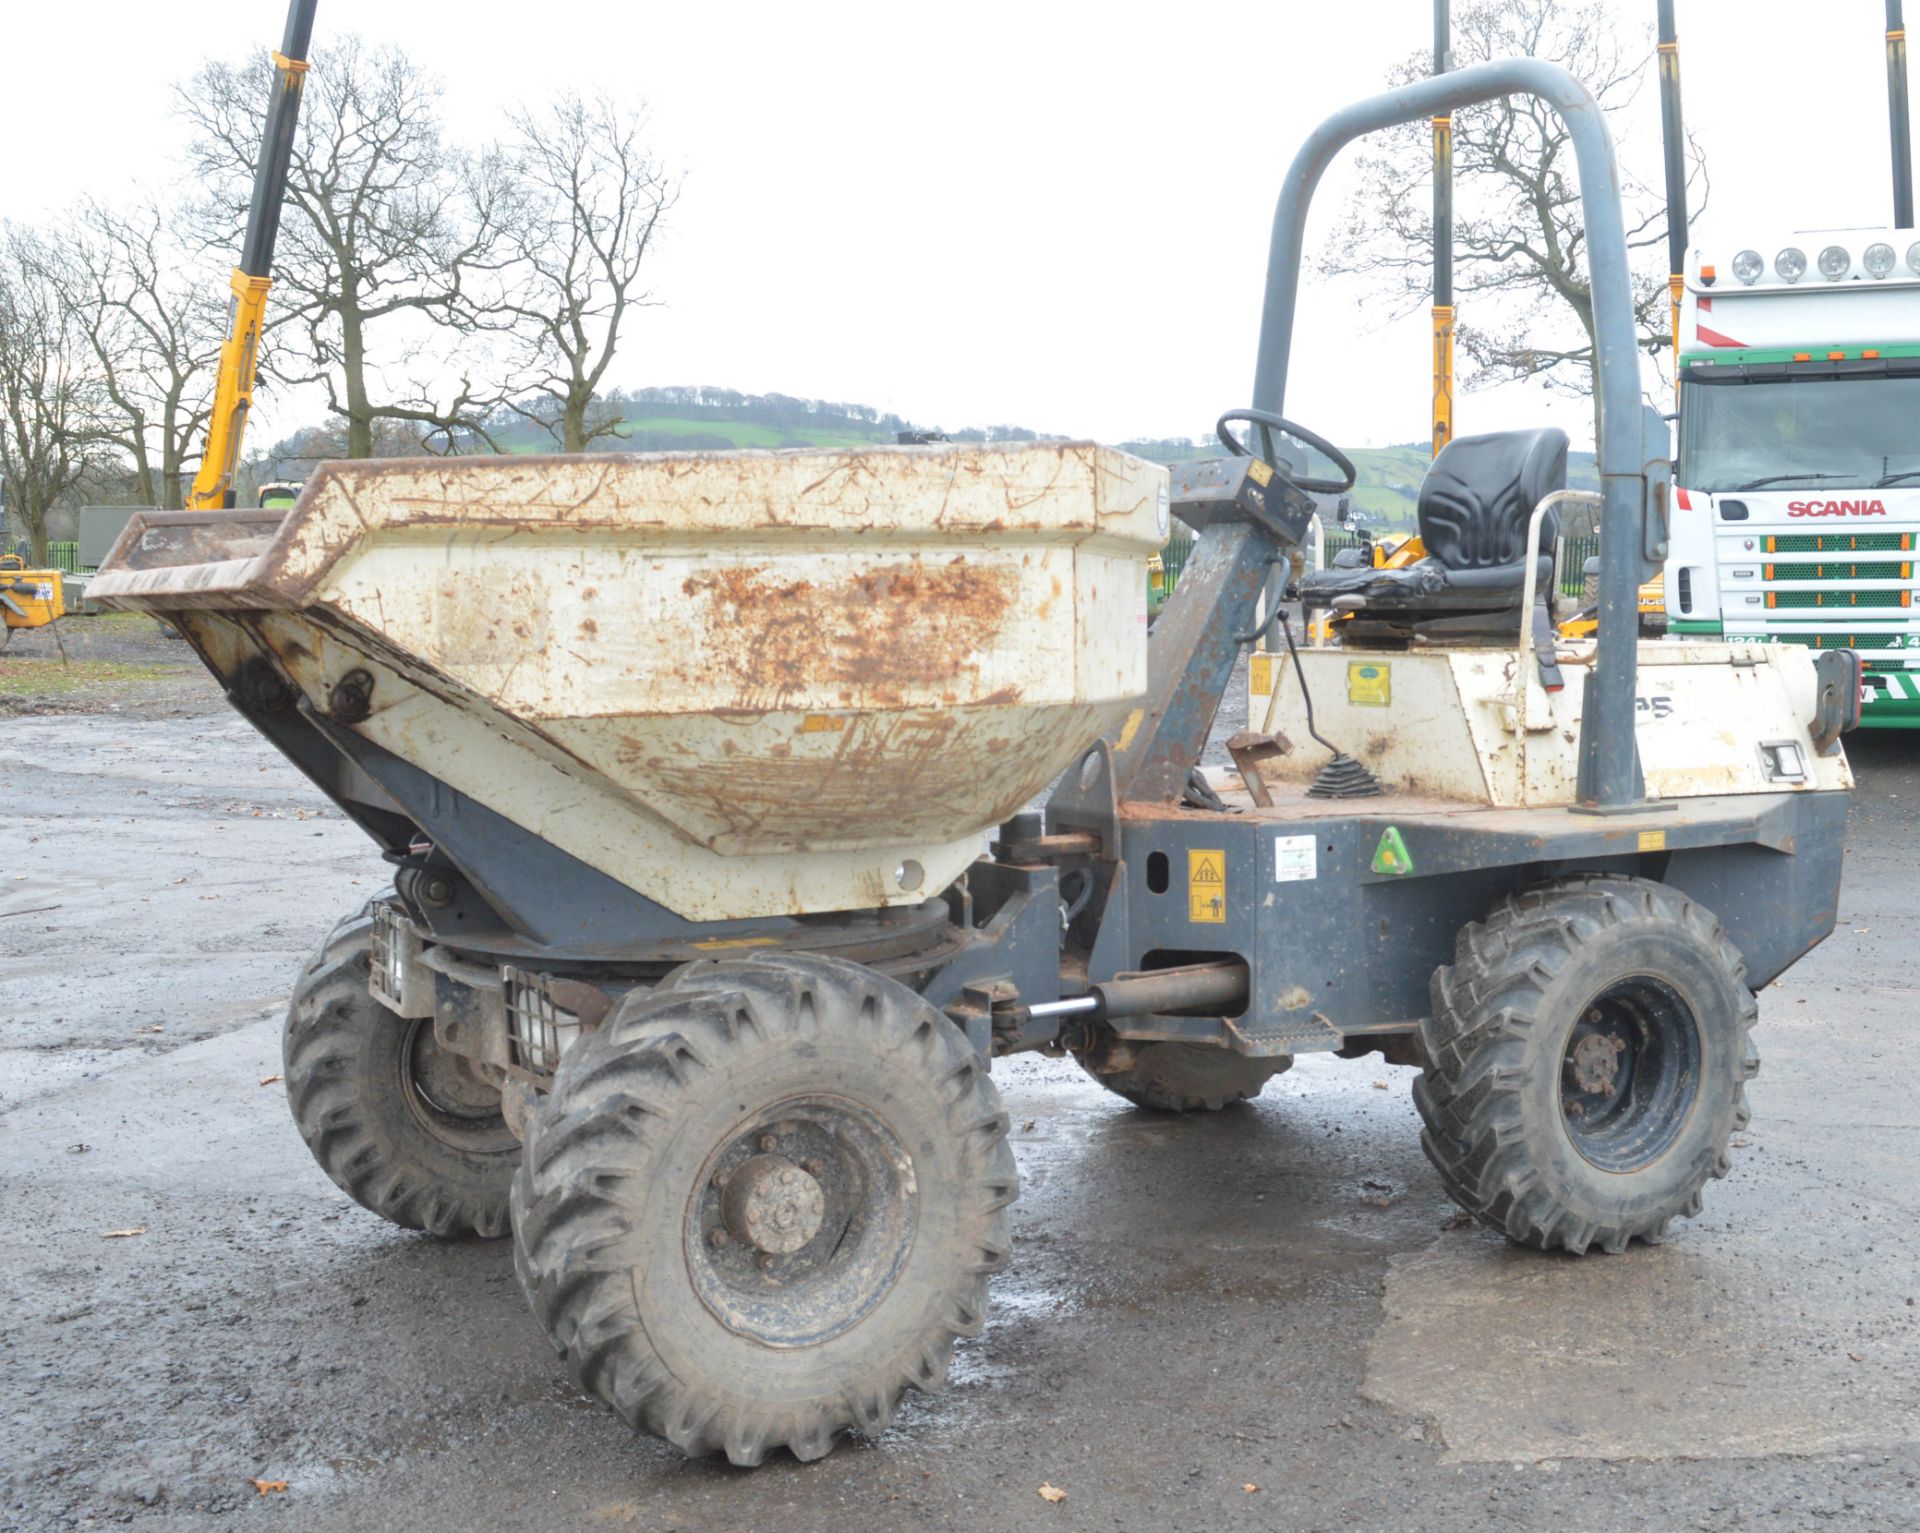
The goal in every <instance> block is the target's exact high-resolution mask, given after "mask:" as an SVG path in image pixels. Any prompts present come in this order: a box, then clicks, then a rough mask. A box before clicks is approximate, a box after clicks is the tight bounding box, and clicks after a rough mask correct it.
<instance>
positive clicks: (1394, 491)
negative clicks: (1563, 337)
mask: <svg viewBox="0 0 1920 1533" xmlns="http://www.w3.org/2000/svg"><path fill="white" fill-rule="evenodd" d="M608 404H609V407H610V408H611V410H613V411H615V412H617V423H616V424H615V427H614V431H613V434H612V436H611V438H608V437H602V438H600V439H599V440H598V441H596V443H595V444H594V445H595V447H596V448H598V449H599V450H601V451H606V450H607V449H609V448H622V447H624V448H627V449H629V450H631V451H635V452H717V451H725V450H727V449H730V448H795V447H824V448H838V447H867V446H872V445H875V444H878V443H890V442H894V441H896V440H898V438H899V434H900V433H901V432H903V431H909V430H932V429H936V428H930V427H927V426H924V425H922V424H920V423H916V422H910V421H908V420H905V419H904V418H902V417H900V416H897V415H893V414H890V413H884V412H881V411H879V410H876V409H874V408H873V407H872V406H870V405H856V404H839V403H832V402H828V401H825V400H816V399H798V398H793V397H790V396H787V395H783V394H743V393H740V392H738V391H737V390H733V389H721V388H712V387H695V386H683V387H674V388H649V389H636V390H632V391H619V392H616V393H615V394H614V395H613V396H612V398H611V399H610V400H609V401H608ZM490 429H491V430H492V433H493V436H494V439H495V440H496V441H497V442H498V443H499V444H500V446H501V447H503V448H504V449H505V450H506V451H508V452H551V451H553V449H554V442H553V438H552V437H551V436H550V435H549V434H548V433H546V432H544V431H543V430H541V429H540V427H539V426H537V425H536V424H534V423H533V422H532V421H530V420H527V419H525V418H523V417H516V416H507V417H504V418H502V419H500V420H498V421H496V422H494V423H492V424H491V427H490ZM948 434H949V435H950V436H951V438H952V439H953V440H955V441H975V442H1017V441H1035V440H1042V439H1045V438H1047V437H1048V436H1050V435H1053V434H1052V433H1046V432H1039V431H1034V430H1031V429H1029V428H1026V427H1022V426H987V427H969V428H966V429H963V430H953V431H950V432H949V433H948ZM1114 445H1115V446H1117V447H1119V448H1122V449H1123V450H1125V451H1127V452H1131V453H1134V454H1136V455H1137V456H1139V457H1143V458H1149V459H1151V460H1153V461H1154V462H1157V463H1171V462H1176V461H1178V460H1180V459H1182V458H1193V457H1201V456H1213V455H1214V454H1217V453H1220V452H1222V451H1224V449H1223V448H1221V447H1220V445H1219V444H1218V443H1216V442H1214V441H1213V440H1212V439H1211V438H1205V437H1200V438H1195V437H1163V438H1157V439H1141V440H1134V441H1127V442H1116V443H1115V444H1114ZM1348 456H1350V457H1351V458H1352V459H1353V463H1354V467H1355V469H1356V470H1357V471H1358V475H1357V479H1356V481H1355V484H1354V488H1353V491H1352V493H1351V495H1350V496H1349V503H1350V504H1351V506H1352V507H1353V509H1354V510H1356V511H1359V512H1363V513H1365V515H1366V517H1367V518H1368V520H1369V521H1370V522H1371V524H1372V525H1374V526H1375V527H1376V528H1379V529H1381V530H1387V529H1410V528H1412V526H1413V525H1414V509H1415V501H1416V497H1417V495H1418V493H1419V487H1420V479H1421V476H1422V475H1423V474H1425V472H1426V469H1427V463H1428V460H1429V457H1430V453H1429V450H1428V448H1427V445H1426V444H1425V443H1424V442H1406V443H1401V444H1399V445H1396V446H1392V447H1356V448H1353V449H1351V450H1350V451H1349V453H1348ZM1569 477H1570V479H1571V481H1572V483H1573V485H1574V486H1575V487H1576V488H1585V489H1592V488H1597V481H1596V480H1595V478H1594V474H1593V455H1592V454H1591V453H1575V454H1573V455H1572V464H1571V473H1570V475H1569Z"/></svg>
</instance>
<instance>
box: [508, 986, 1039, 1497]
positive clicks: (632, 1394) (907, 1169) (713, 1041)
mask: <svg viewBox="0 0 1920 1533" xmlns="http://www.w3.org/2000/svg"><path fill="white" fill-rule="evenodd" d="M1007 1128H1008V1124H1007V1117H1006V1114H1005V1112H1004V1111H1003V1110H1002V1108H1001V1105H1000V1096H999V1093H998V1092H997V1091H996V1090H995V1089H994V1087H993V1084H992V1082H991V1081H990V1080H989V1079H988V1078H987V1072H986V1068H985V1062H984V1061H983V1060H982V1059H981V1058H980V1056H979V1055H978V1054H977V1053H975V1051H974V1050H973V1048H972V1047H971V1046H970V1045H969V1044H968V1043H967V1040H966V1038H965V1036H964V1035H963V1034H962V1033H961V1032H960V1031H959V1029H958V1028H956V1027H955V1026H954V1025H953V1024H952V1023H951V1022H950V1021H948V1020H947V1018H946V1017H945V1016H943V1015H942V1014H941V1013H940V1012H939V1011H938V1010H936V1009H935V1008H934V1007H933V1006H932V1005H930V1004H929V1003H928V1002H927V1001H926V1000H924V999H923V998H922V997H921V996H919V995H917V994H915V993H914V992H913V991H911V990H909V989H907V988H906V987H905V986H903V985H900V984H897V983H895V982H894V981H892V980H890V979H887V978H885V977H884V976H882V975H879V974H876V973H874V972H873V971H872V970H870V969H865V968H862V967H860V966H858V965H855V964H849V963H843V962H838V961H835V960H831V959H825V958H816V957H803V956H795V955H778V956H769V957H759V958H752V959H745V960H739V961H729V962H720V963H702V964H696V965H689V966H688V967H687V968H685V969H684V970H682V971H681V972H680V973H679V974H678V975H676V976H675V977H674V978H673V979H671V980H670V981H669V982H668V983H667V984H665V985H663V986H662V987H661V988H659V989H657V990H654V991H651V992H635V993H633V994H631V995H629V996H628V997H627V999H626V1000H624V1001H623V1002H622V1003H621V1004H620V1006H619V1008H618V1009H617V1010H616V1011H615V1012H614V1014H613V1016H612V1017H611V1018H610V1019H609V1020H608V1021H607V1022H605V1023H604V1024H602V1025H601V1027H600V1028H599V1029H598V1030H597V1031H595V1032H593V1033H591V1034H589V1035H587V1036H586V1037H584V1038H582V1039H581V1040H580V1041H579V1042H577V1043H575V1044H574V1045H573V1046H572V1047H571V1048H570V1049H569V1050H568V1051H567V1053H566V1055H565V1056H564V1057H563V1058H562V1060H561V1062H560V1068H559V1070H558V1071H557V1072H556V1073H555V1076H554V1082H553V1091H552V1093H551V1095H550V1096H549V1097H547V1099H546V1100H545V1101H543V1102H542V1103H541V1104H540V1105H539V1106H538V1107H537V1108H536V1109H535V1111H534V1112H533V1114H532V1115H531V1117H530V1119H529V1124H528V1133H527V1153H526V1161H525V1163H524V1165H523V1166H522V1167H521V1170H520V1174H519V1176H518V1177H517V1178H516V1180H515V1182H514V1187H513V1223H514V1235H515V1240H514V1257H515V1266H516V1269H517V1270H518V1272H519V1274H520V1281H521V1284H522V1286H523V1287H524V1288H525V1290H526V1293H527V1297H528V1300H529V1302H530V1303H531V1304H532V1306H533V1312H534V1315H535V1317H536V1318H537V1319H538V1320H539V1321H540V1324H541V1326H542V1328H543V1329H545V1331H546V1332H547V1334H548V1336H549V1337H550V1338H551V1339H552V1341H553V1344H554V1347H555V1348H556V1350H557V1351H558V1352H559V1353H560V1355H561V1357H562V1358H564V1359H565V1360H566V1364H567V1368H568V1372H569V1374H570V1376H571V1377H572V1379H573V1381H574V1383H575V1384H576V1385H577V1386H578V1387H579V1388H580V1389H582V1390H584V1391H586V1392H587V1393H589V1394H593V1395H596V1396H598V1397H599V1398H600V1399H602V1400H604V1401H606V1402H607V1403H608V1404H609V1405H611V1406H612V1407H613V1408H614V1409H615V1410H616V1411H617V1412H619V1414H620V1415H621V1416H622V1417H623V1418H624V1419H625V1420H626V1421H627V1422H628V1423H629V1424H630V1425H632V1426H635V1427H637V1428H640V1429H642V1430H644V1431H648V1432H652V1433H654V1434H656V1435H658V1436H661V1437H664V1438H666V1439H667V1440H668V1441H669V1442H671V1443H673V1444H674V1445H675V1446H676V1447H678V1448H679V1449H680V1450H681V1451H682V1452H683V1453H687V1454H689V1455H695V1454H705V1453H712V1452H724V1453H725V1454H726V1455H727V1457H728V1458H729V1459H731V1460H732V1461H733V1462H734V1463H735V1464H740V1465H752V1464H757V1463H759V1462H760V1461H761V1460H762V1459H763V1458H764V1457H765V1456H766V1455H767V1453H768V1452H770V1451H772V1450H774V1449H776V1448H779V1447H782V1446H784V1447H786V1448H788V1449H790V1450H791V1451H792V1453H793V1454H794V1456H795V1457H797V1458H801V1459H815V1458H819V1457H821V1456H822V1455H823V1454H825V1453H826V1452H827V1451H828V1450H829V1449H830V1448H831V1447H832V1446H833V1443H834V1440H835V1438H836V1437H837V1436H838V1435H839V1433H840V1432H841V1431H843V1430H844V1429H847V1428H856V1429H858V1430H859V1431H861V1432H863V1433H865V1434H866V1435H868V1436H873V1435H876V1434H878V1433H879V1432H881V1431H883V1430H884V1429H885V1428H886V1426H887V1425H888V1423H889V1422H890V1420H891V1419H892V1416H893V1411H894V1407H895V1405H896V1403H897V1402H898V1401H899V1399H900V1397H901V1395H902V1394H903V1393H904V1392H905V1391H906V1390H908V1389H921V1390H931V1389H934V1388H936V1387H938V1386H940V1385H942V1384H944V1383H945V1381H946V1376H947V1368H948V1364H949V1361H950V1358H951V1354H952V1350H953V1343H954V1339H955V1338H956V1337H960V1336H974V1335H978V1334H979V1332H980V1330H981V1327H982V1326H983V1324H984V1322H985V1318H986V1298H987V1277H988V1274H990V1273H993V1272H997V1271H999V1270H1000V1269H1001V1268H1002V1267H1003V1266H1005V1265H1006V1262H1007V1257H1008V1253H1009V1250H1010V1247H1011V1237H1010V1231H1009V1218H1008V1213H1007V1208H1008V1205H1009V1204H1011V1203H1012V1202H1013V1199H1014V1196H1015V1193H1016V1190H1017V1187H1018V1180H1017V1175H1016V1172H1015V1169H1014V1163H1013V1152H1012V1149H1011V1147H1010V1145H1009V1144H1008V1141H1007Z"/></svg>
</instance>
